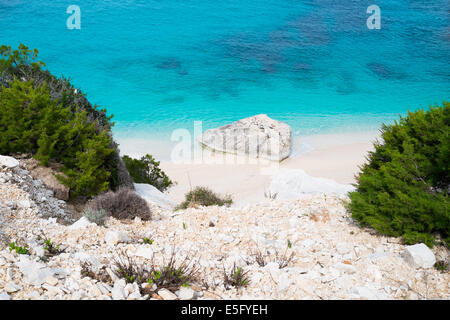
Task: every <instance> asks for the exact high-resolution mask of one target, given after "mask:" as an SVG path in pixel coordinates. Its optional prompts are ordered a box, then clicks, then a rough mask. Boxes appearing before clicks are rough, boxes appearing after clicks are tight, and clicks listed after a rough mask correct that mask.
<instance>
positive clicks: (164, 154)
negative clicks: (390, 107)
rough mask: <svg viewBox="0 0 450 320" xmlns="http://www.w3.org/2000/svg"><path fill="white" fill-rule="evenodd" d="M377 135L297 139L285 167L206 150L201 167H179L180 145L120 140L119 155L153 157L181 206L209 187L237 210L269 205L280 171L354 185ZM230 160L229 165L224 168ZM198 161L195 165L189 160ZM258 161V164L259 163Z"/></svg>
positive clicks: (371, 132) (280, 164)
mask: <svg viewBox="0 0 450 320" xmlns="http://www.w3.org/2000/svg"><path fill="white" fill-rule="evenodd" d="M376 138H379V133H378V132H373V131H370V132H355V133H336V134H316V135H308V136H300V137H299V136H294V137H293V141H292V152H291V156H290V157H289V158H287V159H285V160H283V161H282V162H280V163H279V166H278V163H276V162H269V161H255V162H257V163H249V160H248V159H246V158H244V157H239V156H235V155H231V154H222V153H211V152H209V151H205V150H204V153H203V159H202V161H201V163H175V162H174V161H172V160H170V156H169V154H170V150H171V148H173V147H174V146H175V145H176V144H177V142H171V141H162V140H149V139H120V140H118V142H119V144H120V146H119V147H120V150H121V154H122V155H124V154H127V155H130V156H132V157H141V156H142V155H145V154H146V153H150V154H152V155H153V156H154V157H155V158H156V160H157V161H160V162H161V164H160V167H161V169H162V170H163V171H164V172H165V173H166V174H167V175H168V176H169V177H170V179H171V180H172V181H175V182H177V184H176V185H174V186H172V187H171V188H169V190H167V191H166V192H165V193H166V194H167V195H168V196H169V197H170V198H171V199H173V200H174V201H175V202H177V203H179V202H181V201H183V200H184V195H185V194H186V193H187V192H189V190H190V188H194V187H195V186H206V187H209V188H211V189H212V190H213V191H214V192H217V193H220V194H230V195H231V196H232V198H233V205H234V206H242V205H249V204H254V203H258V202H264V201H265V200H266V198H265V196H264V193H265V191H266V189H267V188H268V186H269V184H270V179H271V173H274V172H276V171H277V170H278V169H281V168H288V169H302V170H304V171H305V172H306V173H307V174H308V175H310V176H312V177H317V178H319V177H320V178H328V179H332V180H334V181H336V182H338V183H341V184H351V183H354V182H355V179H354V176H355V174H356V173H357V172H358V170H359V169H358V167H359V166H360V165H362V164H363V163H364V161H365V156H366V155H367V153H368V151H369V150H372V149H373V142H374V141H375V139H376ZM224 157H226V160H229V159H231V161H229V162H225V163H220V161H221V160H223V159H224ZM191 162H194V161H191ZM258 162H259V163H258Z"/></svg>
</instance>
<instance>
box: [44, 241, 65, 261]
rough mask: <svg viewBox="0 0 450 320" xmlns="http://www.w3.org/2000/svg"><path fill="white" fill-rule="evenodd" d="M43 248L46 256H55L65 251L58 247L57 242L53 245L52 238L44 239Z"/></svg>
mask: <svg viewBox="0 0 450 320" xmlns="http://www.w3.org/2000/svg"><path fill="white" fill-rule="evenodd" d="M44 250H45V255H46V256H47V257H52V256H56V255H58V254H61V253H63V252H64V251H65V249H61V248H60V247H59V244H58V245H56V246H55V244H54V243H53V242H52V240H51V239H50V238H45V239H44Z"/></svg>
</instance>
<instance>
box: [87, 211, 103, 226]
mask: <svg viewBox="0 0 450 320" xmlns="http://www.w3.org/2000/svg"><path fill="white" fill-rule="evenodd" d="M83 215H84V216H85V217H86V218H87V219H88V220H89V221H90V222H93V223H95V224H97V225H99V226H103V225H105V220H106V218H107V215H106V211H105V210H104V209H100V210H93V209H91V208H87V209H86V210H85V211H84V213H83Z"/></svg>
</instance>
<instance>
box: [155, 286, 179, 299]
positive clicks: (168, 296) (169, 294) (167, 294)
mask: <svg viewBox="0 0 450 320" xmlns="http://www.w3.org/2000/svg"><path fill="white" fill-rule="evenodd" d="M158 295H159V296H160V297H161V298H163V299H164V300H176V299H178V297H177V296H176V295H175V294H174V293H172V292H170V291H169V290H167V289H161V290H158Z"/></svg>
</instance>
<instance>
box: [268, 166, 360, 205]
mask: <svg viewBox="0 0 450 320" xmlns="http://www.w3.org/2000/svg"><path fill="white" fill-rule="evenodd" d="M354 190H355V187H353V186H351V185H346V184H339V183H337V182H335V181H334V180H331V179H326V178H315V177H311V176H310V175H308V174H307V173H306V172H305V171H303V170H301V169H280V170H278V171H277V172H276V173H275V174H274V175H273V176H272V179H271V181H270V186H269V189H268V190H267V191H266V193H268V194H269V195H270V196H271V197H274V198H275V199H277V200H293V199H298V198H299V197H301V196H302V195H304V194H318V193H325V194H337V195H344V194H347V193H348V192H351V191H354Z"/></svg>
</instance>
